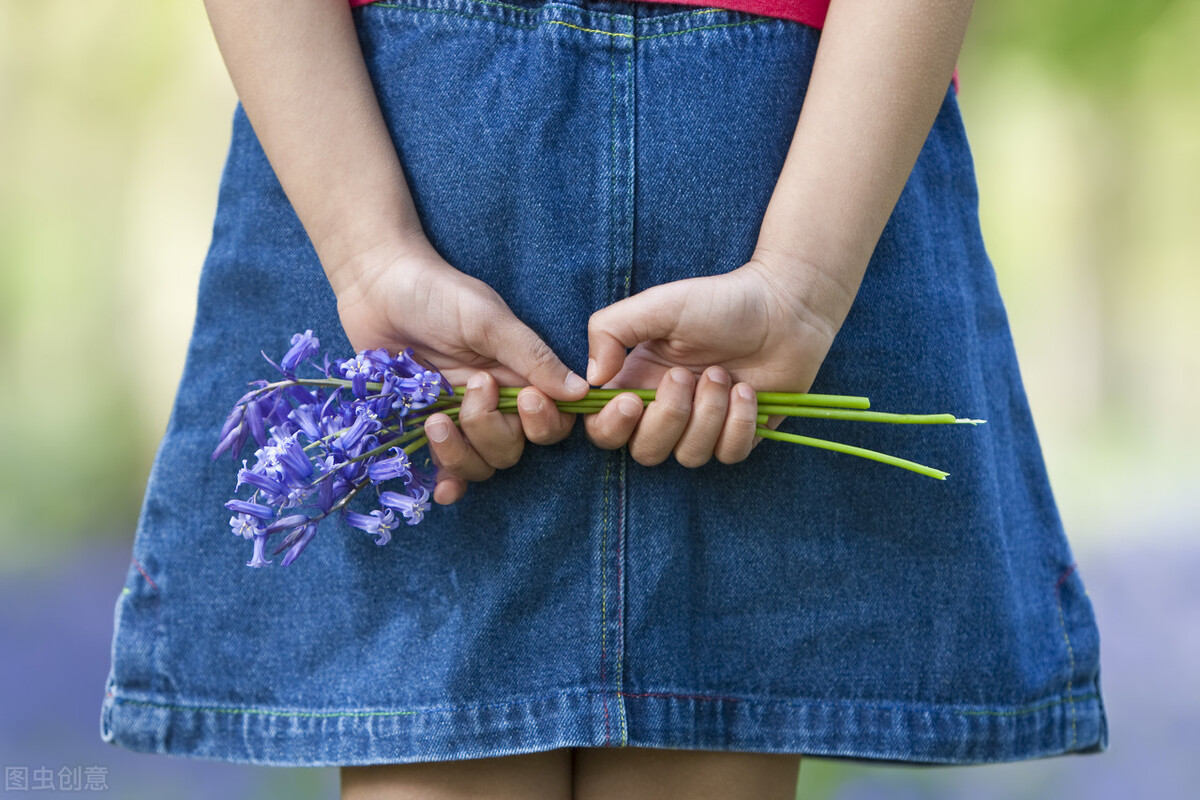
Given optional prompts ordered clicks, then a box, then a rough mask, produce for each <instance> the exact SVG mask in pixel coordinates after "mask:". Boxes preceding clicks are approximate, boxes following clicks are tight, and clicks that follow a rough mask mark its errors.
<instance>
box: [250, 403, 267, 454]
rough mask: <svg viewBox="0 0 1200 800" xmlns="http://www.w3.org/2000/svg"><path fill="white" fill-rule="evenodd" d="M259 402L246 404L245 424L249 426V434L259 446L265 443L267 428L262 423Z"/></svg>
mask: <svg viewBox="0 0 1200 800" xmlns="http://www.w3.org/2000/svg"><path fill="white" fill-rule="evenodd" d="M260 402H261V401H259V400H251V401H250V402H248V403H246V423H247V424H248V425H249V426H250V434H251V435H252V436H253V437H254V441H256V442H258V444H259V446H260V447H261V446H262V445H264V444H266V443H267V427H266V425H265V424H264V423H263V414H262V405H260Z"/></svg>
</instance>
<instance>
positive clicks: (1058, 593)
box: [1054, 564, 1076, 747]
mask: <svg viewBox="0 0 1200 800" xmlns="http://www.w3.org/2000/svg"><path fill="white" fill-rule="evenodd" d="M1074 571H1075V565H1074V564H1072V565H1071V566H1070V567H1068V568H1067V571H1066V572H1064V573H1063V574H1062V575H1061V576H1060V577H1059V579H1058V582H1057V583H1056V584H1055V585H1054V601H1055V603H1057V605H1058V624H1059V627H1060V628H1062V635H1063V641H1065V642H1066V643H1067V659H1068V661H1069V663H1068V667H1067V668H1068V670H1069V671H1068V672H1067V697H1068V699H1069V698H1070V697H1071V681H1072V679H1073V678H1074V677H1075V648H1074V647H1072V646H1071V637H1070V636H1068V635H1067V620H1066V617H1065V616H1064V615H1063V606H1062V585H1063V583H1064V582H1065V581H1066V579H1067V578H1068V577H1070V575H1071V573H1072V572H1074ZM1068 713H1069V714H1070V715H1071V747H1074V746H1075V743H1076V730H1075V702H1074V701H1073V700H1071V701H1070V703H1069V705H1068Z"/></svg>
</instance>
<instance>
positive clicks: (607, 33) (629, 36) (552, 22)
mask: <svg viewBox="0 0 1200 800" xmlns="http://www.w3.org/2000/svg"><path fill="white" fill-rule="evenodd" d="M546 23H547V24H549V25H566V26H567V27H568V28H574V29H575V30H577V31H586V32H587V33H603V34H604V35H605V36H624V37H625V38H627V39H632V38H634V36H633V34H632V33H613V32H612V31H598V30H596V29H595V28H581V27H579V26H578V25H572V24H571V23H569V22H560V21H559V20H556V19H548V20H546Z"/></svg>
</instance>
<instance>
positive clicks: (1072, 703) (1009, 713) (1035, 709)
mask: <svg viewBox="0 0 1200 800" xmlns="http://www.w3.org/2000/svg"><path fill="white" fill-rule="evenodd" d="M1099 697H1100V695H1098V694H1085V695H1084V696H1083V697H1080V698H1078V699H1079V702H1081V703H1082V702H1084V701H1086V700H1095V699H1097V698H1099ZM1075 700H1076V698H1074V697H1070V696H1068V697H1067V698H1066V699H1063V698H1061V697H1060V698H1059V699H1057V700H1051V701H1050V702H1048V703H1042V704H1041V705H1040V706H1031V707H1030V708H1022V709H1019V710H1017V711H952V712H950V713H953V714H962V715H963V716H964V717H1020V716H1024V715H1025V714H1035V713H1037V712H1038V711H1045V710H1046V709H1047V708H1053V707H1054V706H1059V705H1062V704H1063V703H1068V704H1070V706H1071V708H1072V709H1074V707H1075ZM1071 724H1072V726H1073V725H1074V721H1073V720H1072V723H1071ZM1074 743H1075V738H1074V737H1073V736H1072V738H1071V744H1074Z"/></svg>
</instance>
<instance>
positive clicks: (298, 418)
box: [288, 405, 322, 442]
mask: <svg viewBox="0 0 1200 800" xmlns="http://www.w3.org/2000/svg"><path fill="white" fill-rule="evenodd" d="M313 410H314V409H313V406H312V405H301V406H296V407H295V408H293V409H292V411H291V413H290V414H288V419H290V420H291V421H292V422H294V423H296V426H297V427H298V428H299V429H300V430H301V431H303V432H304V435H305V436H307V437H308V438H309V440H310V441H313V442H315V441H317V440H318V439H320V438H321V435H322V434H321V428H320V427H319V426H318V425H317V418H316V417H315V416H313Z"/></svg>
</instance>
